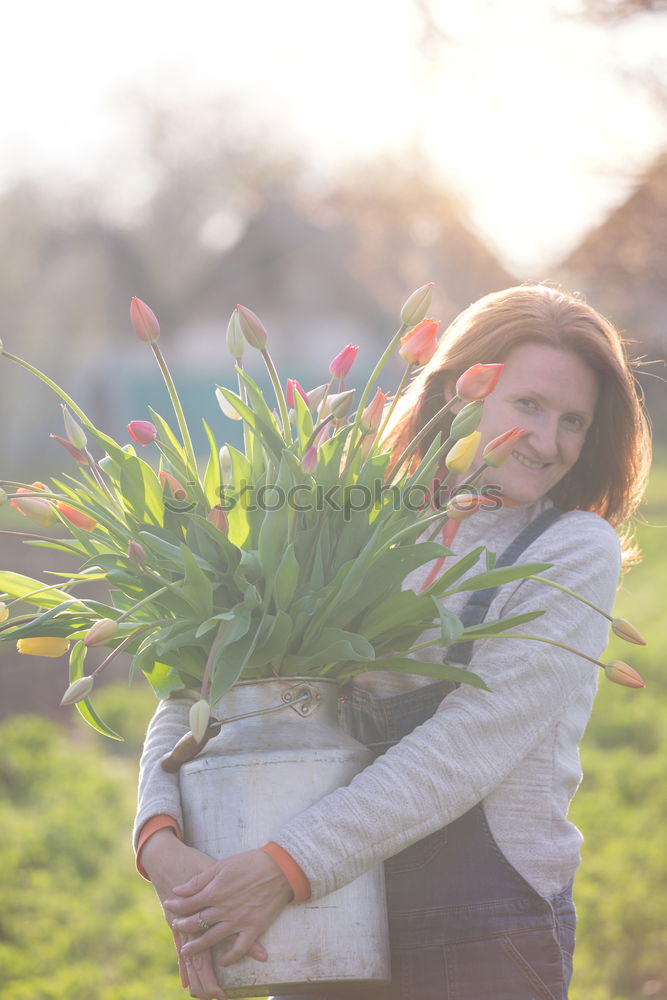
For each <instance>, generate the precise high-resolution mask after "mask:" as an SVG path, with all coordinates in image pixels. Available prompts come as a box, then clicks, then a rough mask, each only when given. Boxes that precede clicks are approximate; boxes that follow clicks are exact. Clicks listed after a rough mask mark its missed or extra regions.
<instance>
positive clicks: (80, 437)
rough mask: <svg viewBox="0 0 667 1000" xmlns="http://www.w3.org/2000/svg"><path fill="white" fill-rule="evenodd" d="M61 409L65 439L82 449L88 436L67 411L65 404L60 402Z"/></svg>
mask: <svg viewBox="0 0 667 1000" xmlns="http://www.w3.org/2000/svg"><path fill="white" fill-rule="evenodd" d="M62 411H63V423H64V424H65V434H66V435H67V440H68V441H69V443H70V444H71V445H73V446H74V447H75V448H77V449H78V450H79V451H83V449H84V448H85V447H86V445H87V444H88V438H87V437H86V435H85V433H84V431H83V427H81V426H80V425H79V424H78V423H77V422H76V420H75V419H74V417H73V416H72V414H71V413H70V412H69V410H68V409H67V407H66V406H65V404H64V403H63V404H62Z"/></svg>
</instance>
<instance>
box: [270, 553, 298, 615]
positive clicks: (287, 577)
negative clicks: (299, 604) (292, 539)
mask: <svg viewBox="0 0 667 1000" xmlns="http://www.w3.org/2000/svg"><path fill="white" fill-rule="evenodd" d="M298 580H299V564H298V562H297V560H296V556H295V555H294V545H293V544H290V545H288V546H287V548H286V549H285V552H284V553H283V557H282V559H281V560H280V564H279V566H278V569H277V570H276V575H275V578H274V581H273V600H274V601H275V604H276V607H277V608H279V609H283V610H286V609H287V608H288V607H289V605H290V602H291V600H292V598H293V597H294V592H295V590H296V585H297V583H298Z"/></svg>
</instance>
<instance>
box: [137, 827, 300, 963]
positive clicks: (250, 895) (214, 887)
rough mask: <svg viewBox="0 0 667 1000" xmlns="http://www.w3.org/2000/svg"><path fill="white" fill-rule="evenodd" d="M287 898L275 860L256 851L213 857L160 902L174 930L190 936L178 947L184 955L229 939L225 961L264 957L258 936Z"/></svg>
mask: <svg viewBox="0 0 667 1000" xmlns="http://www.w3.org/2000/svg"><path fill="white" fill-rule="evenodd" d="M149 842H150V841H149ZM291 899H292V890H291V888H290V885H289V882H288V881H287V879H286V878H285V876H284V875H283V873H282V871H281V869H280V868H279V867H278V865H277V864H276V862H275V861H274V860H273V858H271V857H269V855H268V854H266V853H265V852H264V851H261V850H255V851H246V852H244V853H243V854H234V855H232V857H229V858H223V859H222V860H221V861H214V862H213V864H210V865H208V866H207V867H206V868H205V869H204V870H202V871H201V872H200V873H199V874H197V875H195V876H194V877H193V878H191V879H190V880H189V881H188V882H186V883H185V884H183V885H177V886H175V888H174V891H173V893H172V894H171V895H170V896H169V898H168V899H166V900H165V903H164V905H165V908H166V910H167V911H168V912H169V913H170V914H174V915H175V916H176V919H174V920H173V922H172V927H173V929H174V930H175V931H176V932H177V933H180V934H183V935H184V936H186V937H187V938H188V939H189V940H188V941H187V943H186V944H184V945H183V948H182V949H181V954H182V956H183V957H184V958H185V959H186V960H191V959H194V958H195V957H196V956H198V955H201V954H202V953H207V950H208V949H210V948H211V947H213V945H216V944H220V943H221V942H222V941H227V942H228V944H229V947H228V950H227V951H226V953H225V956H224V958H223V959H221V961H220V964H221V965H225V966H226V965H233V963H234V962H238V961H240V960H241V959H242V958H244V957H245V956H246V955H251V956H252V957H254V958H258V959H260V960H266V958H267V955H266V951H265V950H264V948H263V947H262V945H261V944H259V942H258V940H257V939H258V938H259V936H260V935H261V934H262V933H263V932H264V931H265V930H266V928H267V927H268V926H269V924H271V923H273V921H274V920H275V919H276V917H277V916H278V914H279V913H281V911H282V910H283V909H284V908H285V907H286V906H287V904H288V903H289V902H290V901H291ZM206 924H208V928H206V927H205V926H204V925H206ZM202 931H203V933H202Z"/></svg>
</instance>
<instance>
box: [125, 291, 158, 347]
mask: <svg viewBox="0 0 667 1000" xmlns="http://www.w3.org/2000/svg"><path fill="white" fill-rule="evenodd" d="M130 322H131V323H132V326H133V328H134V332H135V333H136V335H137V337H138V338H139V340H143V341H145V343H147V344H154V343H155V341H156V340H157V339H158V338H159V336H160V324H159V323H158V321H157V316H156V315H155V313H154V312H153V310H152V309H151V307H150V306H147V305H146V303H145V302H142V301H141V299H138V298H137V297H136V295H135V296H133V298H132V301H131V302H130Z"/></svg>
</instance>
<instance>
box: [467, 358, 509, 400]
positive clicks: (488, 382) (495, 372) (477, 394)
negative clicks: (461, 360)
mask: <svg viewBox="0 0 667 1000" xmlns="http://www.w3.org/2000/svg"><path fill="white" fill-rule="evenodd" d="M504 367H505V366H504V365H472V366H471V367H470V368H467V369H466V370H465V371H464V373H463V375H461V376H460V378H459V379H458V381H457V383H456V395H457V396H460V397H461V399H465V401H466V402H467V403H472V402H473V401H474V400H475V399H484V397H485V396H488V395H489V393H490V392H493V390H494V389H495V387H496V385H497V384H498V379H499V378H500V376H501V375H502V371H503V368H504Z"/></svg>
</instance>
